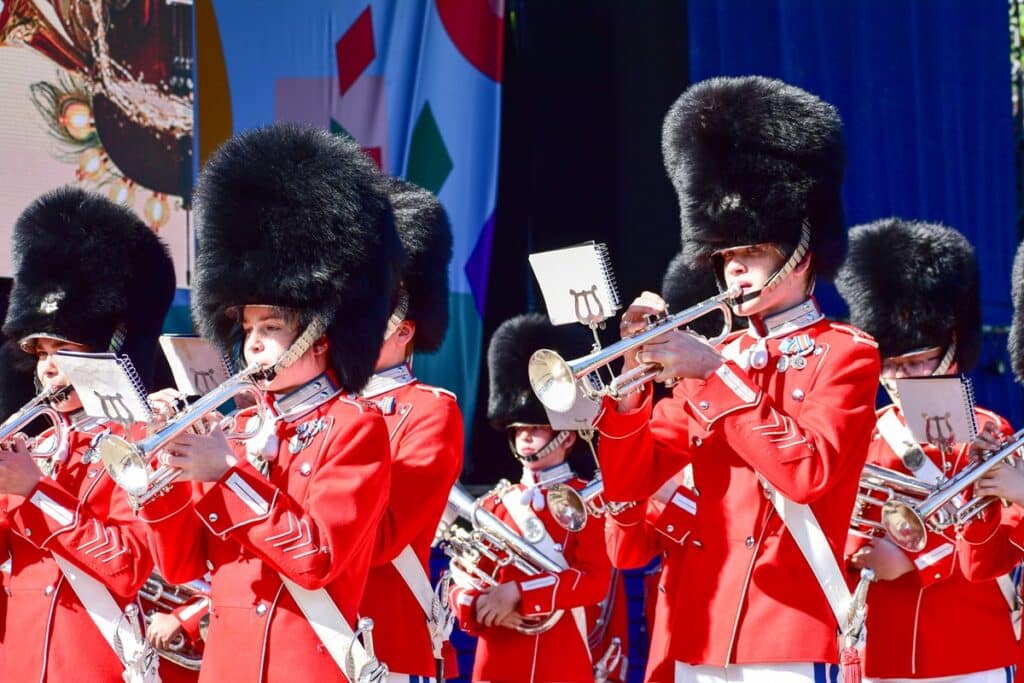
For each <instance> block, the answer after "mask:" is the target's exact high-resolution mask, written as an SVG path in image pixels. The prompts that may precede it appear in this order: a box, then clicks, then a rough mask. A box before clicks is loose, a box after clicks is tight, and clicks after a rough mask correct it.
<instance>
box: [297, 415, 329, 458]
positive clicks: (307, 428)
mask: <svg viewBox="0 0 1024 683" xmlns="http://www.w3.org/2000/svg"><path fill="white" fill-rule="evenodd" d="M326 426H327V420H326V419H324V418H322V417H318V418H316V419H315V420H309V421H308V422H303V423H302V424H300V425H299V426H298V427H296V428H295V435H294V436H292V438H291V439H290V440H289V441H288V451H289V452H290V453H291V454H292V455H296V454H298V453H301V452H302V451H304V450H305V449H306V448H307V447H309V445H310V444H311V443H313V439H314V438H316V435H317V434H319V433H320V432H322V431H323V430H324V428H325V427H326Z"/></svg>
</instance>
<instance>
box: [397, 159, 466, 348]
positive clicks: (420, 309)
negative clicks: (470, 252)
mask: <svg viewBox="0 0 1024 683" xmlns="http://www.w3.org/2000/svg"><path fill="white" fill-rule="evenodd" d="M388 196H389V197H390V199H391V207H392V209H393V210H394V212H395V225H396V226H397V227H398V236H399V237H400V238H401V240H402V245H403V246H404V247H405V251H406V253H407V254H408V255H409V260H408V261H407V262H406V264H405V271H404V272H403V273H402V288H403V289H404V290H405V292H406V294H407V295H408V297H409V310H408V312H407V313H406V315H405V317H406V319H407V320H411V321H412V322H414V323H416V336H415V337H414V338H413V345H414V346H415V347H416V349H417V350H419V351H435V350H437V348H438V347H439V346H441V342H442V341H444V334H445V331H446V330H447V329H448V263H449V262H450V261H451V260H452V229H451V226H450V225H449V224H448V214H447V213H446V212H445V210H444V207H443V206H442V205H441V202H440V201H438V199H437V197H435V196H434V195H432V194H431V193H429V192H427V191H426V190H424V189H422V188H419V187H417V186H416V185H413V184H412V183H407V182H404V181H402V180H399V179H398V178H389V179H388Z"/></svg>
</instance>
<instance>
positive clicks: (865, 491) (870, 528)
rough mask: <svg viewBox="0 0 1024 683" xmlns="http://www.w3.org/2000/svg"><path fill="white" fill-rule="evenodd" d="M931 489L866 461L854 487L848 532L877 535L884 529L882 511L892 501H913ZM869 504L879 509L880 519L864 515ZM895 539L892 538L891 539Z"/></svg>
mask: <svg viewBox="0 0 1024 683" xmlns="http://www.w3.org/2000/svg"><path fill="white" fill-rule="evenodd" d="M934 490H935V487H934V486H929V485H927V484H925V483H924V482H921V481H919V480H917V479H915V478H914V477H911V476H909V475H906V474H903V473H902V472H897V471H896V470H891V469H889V468H887V467H881V466H879V465H874V464H871V463H868V464H866V465H864V471H863V472H862V473H861V475H860V487H859V489H858V491H857V502H856V504H855V505H854V508H853V517H852V518H851V520H850V533H851V534H853V535H854V536H860V537H861V538H869V539H871V538H879V537H881V536H885V535H886V534H887V533H888V531H887V528H886V525H885V523H884V520H885V518H886V513H887V511H889V510H892V509H893V506H894V505H896V504H900V505H916V504H919V503H920V502H921V501H922V500H924V499H925V498H927V497H928V496H929V495H930V494H931V493H932V492H933V491H934ZM870 507H877V508H879V509H880V510H881V513H880V514H881V518H882V520H883V521H875V520H874V519H870V518H869V517H868V516H867V514H866V513H867V510H868V508H870ZM895 540H896V539H895V538H893V541H895Z"/></svg>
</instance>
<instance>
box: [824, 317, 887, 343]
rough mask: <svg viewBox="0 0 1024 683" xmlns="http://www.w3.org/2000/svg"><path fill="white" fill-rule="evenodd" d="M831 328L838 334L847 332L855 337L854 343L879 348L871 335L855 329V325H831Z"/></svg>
mask: <svg viewBox="0 0 1024 683" xmlns="http://www.w3.org/2000/svg"><path fill="white" fill-rule="evenodd" d="M829 325H830V327H831V328H832V329H833V330H836V331H837V332H845V333H846V334H848V335H850V336H851V337H853V341H854V342H859V343H861V344H870V345H871V346H873V347H875V348H876V349H877V348H878V342H876V341H875V338H874V337H872V336H871V335H870V334H868V333H867V332H865V331H864V330H862V329H859V328H857V327H854V326H853V325H844V324H843V323H829Z"/></svg>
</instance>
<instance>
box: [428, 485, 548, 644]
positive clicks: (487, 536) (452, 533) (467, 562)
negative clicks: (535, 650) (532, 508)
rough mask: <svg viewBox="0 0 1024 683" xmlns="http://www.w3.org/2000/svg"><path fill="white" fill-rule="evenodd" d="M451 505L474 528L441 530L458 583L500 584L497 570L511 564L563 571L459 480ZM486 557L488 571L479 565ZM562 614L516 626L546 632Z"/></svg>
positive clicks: (478, 586) (533, 632)
mask: <svg viewBox="0 0 1024 683" xmlns="http://www.w3.org/2000/svg"><path fill="white" fill-rule="evenodd" d="M506 485H507V482H506ZM499 487H500V485H499ZM493 493H494V492H492V494H493ZM492 494H488V495H492ZM448 507H449V509H451V510H452V511H454V512H455V513H456V514H457V515H458V516H459V517H462V518H463V519H465V520H467V521H468V522H469V523H470V524H471V525H472V529H471V530H470V531H467V530H466V529H464V528H462V527H460V526H457V525H455V524H451V525H449V526H448V527H447V528H446V529H445V530H444V531H443V532H442V534H443V538H444V541H443V542H442V544H441V547H442V549H443V550H444V553H445V554H446V555H447V556H448V557H449V558H451V572H452V578H453V580H454V581H455V582H456V583H459V584H461V585H465V586H469V587H471V588H474V589H476V590H479V591H483V590H485V589H487V588H489V587H492V586H496V585H498V581H497V580H496V579H495V578H494V573H495V572H496V570H497V569H500V568H501V567H505V566H508V565H512V566H514V567H516V568H517V569H519V570H520V571H521V572H523V573H524V574H526V575H527V576H535V575H537V574H540V573H542V572H551V573H553V574H560V573H561V572H562V570H563V567H562V566H561V565H560V564H558V563H557V562H555V561H554V560H552V559H551V558H550V557H548V556H547V555H545V554H544V553H542V552H540V551H539V550H537V549H536V548H535V547H534V546H533V545H532V544H530V543H529V542H528V541H527V540H526V539H524V538H523V537H522V536H520V535H519V534H517V533H516V532H515V531H513V530H512V529H511V528H509V526H508V525H507V524H505V522H503V521H501V520H500V519H498V518H497V517H495V516H494V515H493V514H491V513H490V512H488V511H487V510H484V509H483V508H482V507H481V506H480V503H479V501H477V500H474V499H473V498H472V497H471V496H470V495H469V494H468V493H466V492H465V491H464V490H463V489H462V488H461V487H460V486H459V485H458V484H456V485H455V486H453V487H452V490H451V492H450V493H449V494H448ZM484 558H486V559H488V560H490V561H491V562H493V563H494V565H495V570H492V571H491V572H487V571H485V570H483V569H481V568H480V567H479V563H480V561H481V560H482V559H484ZM562 614H563V611H562V610H557V611H555V612H552V613H551V614H550V615H549V616H547V617H545V618H543V619H541V620H539V621H533V622H530V623H528V624H527V625H525V626H520V627H517V629H516V630H517V631H519V632H520V633H523V634H526V635H536V634H538V633H544V632H545V631H548V630H549V629H551V628H552V627H553V626H554V625H555V624H556V623H558V620H559V619H561V618H562Z"/></svg>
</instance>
